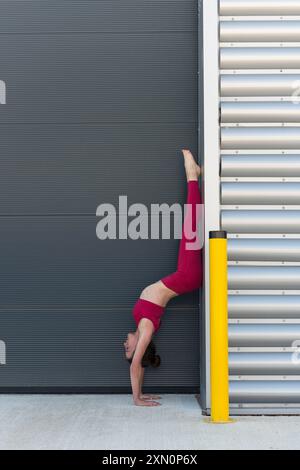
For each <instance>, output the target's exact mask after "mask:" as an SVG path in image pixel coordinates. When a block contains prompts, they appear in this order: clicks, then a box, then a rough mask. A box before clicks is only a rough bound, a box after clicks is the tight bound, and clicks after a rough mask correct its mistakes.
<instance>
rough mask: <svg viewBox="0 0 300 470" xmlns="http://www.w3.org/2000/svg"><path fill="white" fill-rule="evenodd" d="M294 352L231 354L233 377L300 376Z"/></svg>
mask: <svg viewBox="0 0 300 470" xmlns="http://www.w3.org/2000/svg"><path fill="white" fill-rule="evenodd" d="M293 354H294V353H293V352H230V353H229V373H230V374H231V375H300V361H299V360H293Z"/></svg>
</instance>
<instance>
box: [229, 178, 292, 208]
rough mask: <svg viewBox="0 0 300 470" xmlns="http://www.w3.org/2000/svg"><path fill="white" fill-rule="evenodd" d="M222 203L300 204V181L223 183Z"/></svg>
mask: <svg viewBox="0 0 300 470" xmlns="http://www.w3.org/2000/svg"><path fill="white" fill-rule="evenodd" d="M221 202H222V204H229V205H230V204H242V205H243V204H244V205H245V204H248V205H252V204H253V205H262V204H270V205H272V204H275V205H276V204H283V205H286V204H295V205H297V204H300V183H254V182H253V183H222V184H221Z"/></svg>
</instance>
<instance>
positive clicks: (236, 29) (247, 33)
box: [220, 0, 300, 42]
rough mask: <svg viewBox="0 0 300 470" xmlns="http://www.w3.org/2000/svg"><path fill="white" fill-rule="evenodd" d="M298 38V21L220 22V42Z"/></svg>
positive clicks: (299, 25)
mask: <svg viewBox="0 0 300 470" xmlns="http://www.w3.org/2000/svg"><path fill="white" fill-rule="evenodd" d="M283 1H284V0H283ZM299 40H300V21H295V20H294V21H283V20H281V21H270V20H268V21H221V22H220V41H222V42H281V41H285V42H297V41H299Z"/></svg>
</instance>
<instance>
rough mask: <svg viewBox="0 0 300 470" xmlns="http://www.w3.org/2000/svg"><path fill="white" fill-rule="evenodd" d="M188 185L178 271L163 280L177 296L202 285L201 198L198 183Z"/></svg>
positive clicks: (193, 182)
mask: <svg viewBox="0 0 300 470" xmlns="http://www.w3.org/2000/svg"><path fill="white" fill-rule="evenodd" d="M187 185H188V192H187V204H188V206H187V211H186V214H185V218H184V223H183V230H182V237H181V240H180V246H179V254H178V262H177V271H175V272H174V273H172V274H169V275H168V276H166V277H163V278H162V279H161V281H162V282H163V283H164V284H165V286H167V287H168V288H169V289H171V290H173V291H174V292H176V293H177V294H184V293H185V292H190V291H192V290H194V289H198V288H199V287H200V285H201V283H202V259H201V247H200V239H199V218H200V214H201V211H200V204H201V196H200V190H199V184H198V181H188V183H187ZM197 205H198V208H197ZM191 231H192V233H191ZM192 234H193V236H192ZM195 248H196V249H195Z"/></svg>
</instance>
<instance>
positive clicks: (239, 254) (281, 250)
mask: <svg viewBox="0 0 300 470" xmlns="http://www.w3.org/2000/svg"><path fill="white" fill-rule="evenodd" d="M227 246H228V261H291V262H292V261H300V238H298V239H293V238H290V239H282V238H230V239H229V240H228V243H227Z"/></svg>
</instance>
